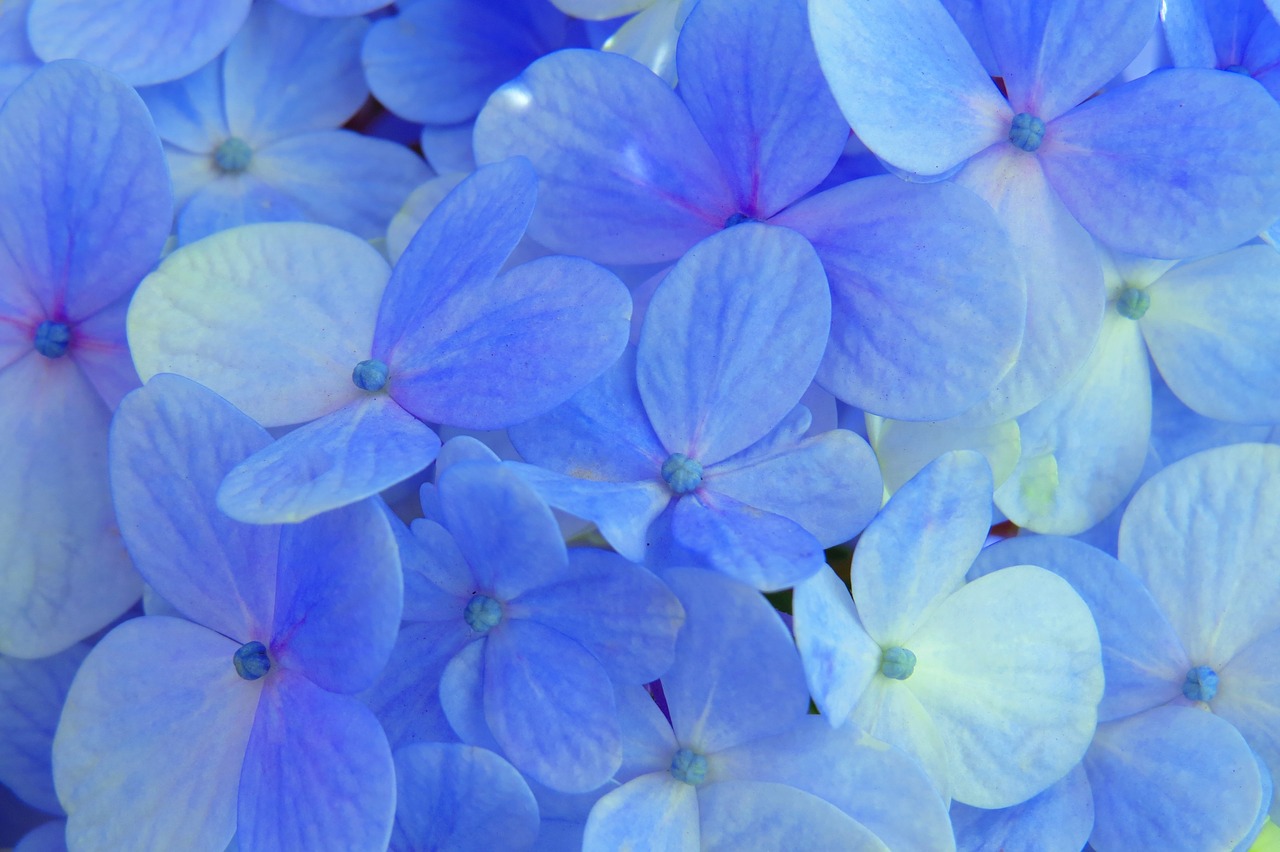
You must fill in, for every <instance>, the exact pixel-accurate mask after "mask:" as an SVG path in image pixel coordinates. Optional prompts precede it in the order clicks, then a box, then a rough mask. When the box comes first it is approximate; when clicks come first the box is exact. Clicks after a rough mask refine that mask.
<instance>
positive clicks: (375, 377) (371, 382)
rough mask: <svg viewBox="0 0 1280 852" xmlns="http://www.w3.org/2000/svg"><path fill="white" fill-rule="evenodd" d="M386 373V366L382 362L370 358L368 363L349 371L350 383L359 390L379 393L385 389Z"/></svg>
mask: <svg viewBox="0 0 1280 852" xmlns="http://www.w3.org/2000/svg"><path fill="white" fill-rule="evenodd" d="M387 373H388V370H387V365H386V364H385V363H384V362H382V361H379V360H378V359H377V358H370V359H369V360H368V361H361V362H360V363H359V364H356V368H355V369H354V370H352V371H351V381H353V382H355V383H356V387H358V388H360V390H367V391H380V390H382V389H383V388H384V387H386V384H387Z"/></svg>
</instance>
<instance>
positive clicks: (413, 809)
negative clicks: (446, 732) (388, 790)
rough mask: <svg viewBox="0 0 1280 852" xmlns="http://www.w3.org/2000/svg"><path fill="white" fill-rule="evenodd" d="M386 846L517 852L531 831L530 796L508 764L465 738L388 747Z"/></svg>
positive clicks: (396, 850) (534, 811)
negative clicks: (390, 818)
mask: <svg viewBox="0 0 1280 852" xmlns="http://www.w3.org/2000/svg"><path fill="white" fill-rule="evenodd" d="M395 762H396V802H397V804H396V822H395V829H394V830H393V832H392V835H391V847H390V849H391V852H436V850H440V852H488V850H492V849H509V850H512V852H523V850H526V849H529V848H530V847H532V846H533V843H534V840H535V839H536V837H537V835H538V825H539V819H538V803H537V801H536V800H535V799H534V798H533V793H532V792H530V790H529V785H528V784H526V783H525V781H524V779H523V778H522V777H520V773H519V772H517V771H516V770H515V769H514V768H513V767H512V766H511V764H510V763H507V762H506V761H505V760H503V759H502V758H500V757H498V756H497V755H496V754H494V753H493V752H491V751H486V750H485V749H482V748H476V747H474V746H465V745H450V744H446V743H430V744H427V743H422V744H419V745H412V746H407V747H405V748H402V749H399V750H397V751H396V753H395Z"/></svg>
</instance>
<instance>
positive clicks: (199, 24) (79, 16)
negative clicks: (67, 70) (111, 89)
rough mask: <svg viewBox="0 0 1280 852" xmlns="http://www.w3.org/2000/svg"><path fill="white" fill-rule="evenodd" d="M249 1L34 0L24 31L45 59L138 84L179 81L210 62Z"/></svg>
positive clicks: (241, 19)
mask: <svg viewBox="0 0 1280 852" xmlns="http://www.w3.org/2000/svg"><path fill="white" fill-rule="evenodd" d="M250 2H251V0H118V2H115V3H110V4H106V5H104V4H103V3H101V2H98V0H32V3H31V12H30V15H29V17H28V18H27V32H28V34H29V35H30V36H31V46H32V47H33V48H34V49H35V52H36V55H38V56H39V57H40V58H41V59H43V60H45V61H46V62H51V61H53V60H55V59H66V58H71V57H74V58H76V59H83V60H84V61H86V62H92V63H93V64H94V65H98V66H101V67H103V68H106V69H107V70H108V71H111V72H113V73H115V74H118V75H120V77H122V78H123V79H124V81H125V82H126V83H129V84H130V85H133V86H149V85H151V84H153V83H163V82H165V81H166V80H176V79H178V78H179V77H184V76H186V75H187V74H190V73H191V72H192V71H195V70H196V69H197V68H199V67H200V66H201V65H204V64H205V63H206V62H208V61H209V60H211V59H213V58H214V57H215V56H217V55H218V54H219V53H221V52H222V50H223V48H225V47H226V46H227V44H228V43H229V42H230V41H231V38H232V37H233V36H234V35H235V34H236V31H237V30H239V29H240V25H241V24H243V23H244V20H245V17H246V16H247V15H248V14H249V6H250Z"/></svg>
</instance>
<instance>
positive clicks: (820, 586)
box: [791, 568, 880, 727]
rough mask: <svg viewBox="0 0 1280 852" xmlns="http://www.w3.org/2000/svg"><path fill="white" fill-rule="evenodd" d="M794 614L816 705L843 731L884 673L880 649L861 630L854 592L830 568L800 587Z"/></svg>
mask: <svg viewBox="0 0 1280 852" xmlns="http://www.w3.org/2000/svg"><path fill="white" fill-rule="evenodd" d="M791 611H792V613H793V614H794V617H795V621H794V622H793V627H792V629H793V630H794V631H795V636H796V647H798V648H799V649H800V658H801V659H802V660H804V672H805V677H806V679H807V680H808V682H809V691H810V692H811V693H812V694H813V701H814V704H816V705H817V707H818V709H819V710H821V711H822V715H823V716H825V717H826V720H827V722H829V723H830V724H831V726H832V727H838V726H840V725H842V724H844V722H845V720H846V719H848V718H849V714H850V713H852V712H853V708H854V705H856V704H857V703H858V699H859V698H861V697H862V693H863V692H865V691H866V689H867V686H869V685H870V683H871V680H872V678H873V677H874V676H875V675H876V674H877V673H878V672H879V671H880V646H879V645H877V644H876V643H875V640H873V639H872V638H871V637H870V636H868V635H867V632H866V631H865V630H863V629H862V624H861V622H859V621H858V614H857V612H856V611H855V610H854V608H853V600H852V599H851V598H850V597H849V590H848V589H847V588H846V587H845V585H844V583H843V582H841V580H840V578H839V577H837V576H836V573H835V572H834V571H833V570H831V569H830V568H823V569H821V570H819V571H818V573H816V574H814V575H813V576H812V577H810V578H809V579H808V580H805V581H804V582H802V583H798V584H797V585H796V587H795V591H794V594H793V597H792V599H791Z"/></svg>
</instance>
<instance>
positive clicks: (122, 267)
mask: <svg viewBox="0 0 1280 852" xmlns="http://www.w3.org/2000/svg"><path fill="white" fill-rule="evenodd" d="M42 5H46V4H42V3H40V2H37V3H36V4H35V6H36V8H37V9H38V8H40V7H41V6H42ZM166 5H167V4H166ZM32 11H33V13H34V12H35V9H33V10H32ZM72 29H73V28H68V31H69V32H70V31H72ZM0 187H3V193H4V201H5V203H4V205H3V206H0V271H2V272H3V274H4V276H5V277H14V278H17V279H19V280H20V281H22V282H23V283H25V284H26V286H27V289H28V290H29V291H30V292H31V293H32V294H33V295H35V296H36V297H37V298H38V299H39V301H40V303H41V305H42V306H43V307H44V309H45V311H46V313H47V315H48V316H49V317H50V318H52V319H57V320H61V319H70V320H81V319H85V318H87V317H90V316H92V315H93V314H95V313H96V312H98V311H99V310H101V309H102V308H104V307H106V306H107V305H110V304H112V303H113V302H115V301H116V300H118V299H120V298H121V297H123V296H125V295H127V294H128V293H129V292H130V291H132V290H133V288H134V287H135V286H136V285H137V282H138V281H139V280H140V279H141V278H142V276H143V275H145V274H146V273H147V272H148V271H149V270H150V269H151V267H152V266H154V265H155V262H156V260H157V259H158V258H159V257H160V249H161V248H162V247H163V246H164V241H165V237H167V236H168V233H169V226H170V224H171V221H172V219H171V217H172V215H173V193H172V189H171V187H170V183H169V176H168V171H167V169H166V168H165V164H164V153H163V151H162V149H161V146H160V139H159V137H157V136H156V132H155V127H154V125H153V124H152V123H151V118H150V116H149V115H148V114H147V108H146V106H145V105H144V104H143V103H142V100H141V99H140V98H139V97H138V96H137V94H136V93H135V92H134V91H133V90H132V89H130V88H129V87H128V86H125V85H124V84H123V83H121V82H120V80H118V79H117V78H115V77H113V76H112V75H110V74H108V73H106V72H105V71H102V70H101V69H98V68H92V67H90V66H88V65H85V64H84V63H82V62H59V63H56V64H53V65H49V66H46V67H44V68H42V69H41V70H40V71H38V72H36V73H35V74H33V75H31V77H30V78H28V79H27V81H26V83H24V84H23V85H22V86H21V87H20V88H19V89H18V90H16V91H15V92H14V93H13V94H12V95H10V96H9V98H8V100H6V101H5V102H4V109H3V110H0Z"/></svg>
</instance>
